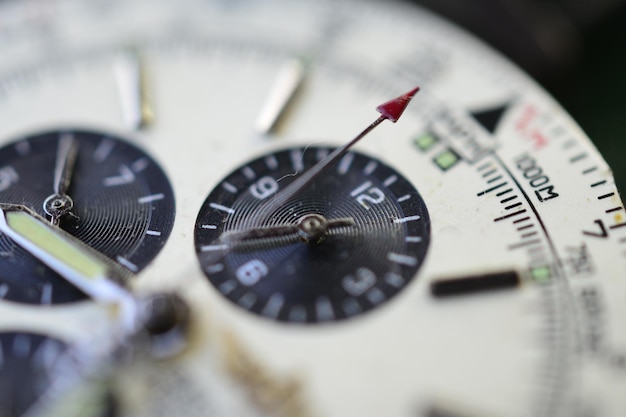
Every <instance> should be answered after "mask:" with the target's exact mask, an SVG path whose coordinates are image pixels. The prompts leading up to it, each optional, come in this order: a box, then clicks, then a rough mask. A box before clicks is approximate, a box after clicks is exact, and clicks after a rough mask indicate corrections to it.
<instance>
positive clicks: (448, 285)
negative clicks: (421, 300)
mask: <svg viewBox="0 0 626 417" xmlns="http://www.w3.org/2000/svg"><path fill="white" fill-rule="evenodd" d="M520 282H521V279H520V277H519V274H518V273H517V272H516V271H512V270H511V271H501V272H494V273H486V274H476V275H468V276H463V277H456V278H449V279H440V280H437V281H433V282H432V283H431V284H430V292H431V294H432V295H433V296H434V297H437V298H442V297H449V296H455V295H464V294H472V293H477V292H485V291H492V290H501V289H507V288H515V287H517V286H519V284H520Z"/></svg>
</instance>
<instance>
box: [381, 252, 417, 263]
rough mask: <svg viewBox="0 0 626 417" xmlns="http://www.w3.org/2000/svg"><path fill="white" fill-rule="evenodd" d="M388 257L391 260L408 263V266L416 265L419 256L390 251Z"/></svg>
mask: <svg viewBox="0 0 626 417" xmlns="http://www.w3.org/2000/svg"><path fill="white" fill-rule="evenodd" d="M387 259H388V260H389V261H391V262H394V263H397V264H400V265H406V266H415V265H417V258H415V257H413V256H409V255H402V254H400V253H394V252H389V253H388V254H387Z"/></svg>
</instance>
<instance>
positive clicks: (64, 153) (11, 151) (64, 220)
mask: <svg viewBox="0 0 626 417" xmlns="http://www.w3.org/2000/svg"><path fill="white" fill-rule="evenodd" d="M0 203H10V204H19V205H24V206H27V207H29V208H30V209H32V210H34V211H35V212H37V213H38V214H40V215H41V216H42V217H44V218H46V219H48V220H49V221H50V222H51V223H53V224H55V225H57V226H58V227H61V228H62V229H64V230H65V231H66V232H68V233H70V234H72V235H74V236H75V237H77V238H78V239H80V240H82V241H83V242H85V243H86V244H88V245H89V246H91V247H93V248H94V249H95V250H97V251H98V252H100V253H102V254H103V255H105V256H107V257H109V258H111V259H113V260H115V261H116V262H118V263H120V264H121V265H123V266H124V267H125V268H127V269H129V270H130V271H132V272H138V271H140V270H141V269H142V268H144V267H145V266H146V265H147V264H148V263H149V262H150V261H151V260H152V259H153V258H154V257H155V256H156V255H157V253H158V252H159V250H160V249H161V248H162V246H163V245H164V244H165V241H166V240H167V238H168V236H169V234H170V232H171V230H172V226H173V223H174V215H175V205H174V195H173V191H172V188H171V186H170V184H169V181H168V180H167V177H166V176H165V174H164V172H163V171H162V170H161V168H160V167H159V166H158V165H157V163H156V162H155V161H154V160H153V159H152V158H151V157H149V156H148V155H147V154H146V153H145V152H144V151H142V150H141V149H139V148H137V147H136V146H133V145H131V144H129V143H128V142H126V141H124V140H122V139H120V138H118V137H114V136H111V135H107V134H104V133H99V132H92V131H85V130H63V131H51V132H45V133H41V134H37V135H33V136H30V137H27V138H24V139H21V140H18V141H16V142H13V143H11V144H8V145H6V146H4V147H3V148H1V149H0ZM0 298H3V299H6V300H11V301H17V302H23V303H33V304H49V303H62V302H70V301H76V300H80V299H82V298H84V295H83V294H82V293H81V292H80V291H79V290H78V289H76V288H75V287H73V286H72V285H71V284H69V283H68V282H66V281H65V279H63V278H62V277H60V276H59V275H57V274H56V273H55V272H53V271H52V270H51V269H49V268H48V267H46V266H44V265H43V264H42V263H41V262H40V261H38V260H37V259H35V258H34V257H33V256H31V255H30V254H29V253H28V252H26V251H25V250H24V249H22V248H21V247H20V246H18V245H16V244H15V242H13V241H11V240H10V239H9V238H8V237H7V236H4V235H3V236H0Z"/></svg>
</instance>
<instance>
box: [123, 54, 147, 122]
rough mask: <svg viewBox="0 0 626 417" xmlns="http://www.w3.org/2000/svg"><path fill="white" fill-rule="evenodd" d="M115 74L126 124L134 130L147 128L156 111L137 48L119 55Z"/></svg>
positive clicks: (143, 64)
mask: <svg viewBox="0 0 626 417" xmlns="http://www.w3.org/2000/svg"><path fill="white" fill-rule="evenodd" d="M115 75H116V79H117V85H118V89H119V94H120V104H121V106H122V115H123V117H124V121H125V123H126V125H127V126H128V127H129V128H131V129H133V130H140V129H145V128H146V127H148V126H149V125H150V124H151V123H152V120H153V117H154V112H153V109H152V103H151V102H150V100H149V97H148V93H147V90H148V88H147V77H146V69H145V63H144V61H143V59H142V58H141V56H140V55H139V53H138V52H137V51H136V50H133V49H130V50H127V51H125V52H124V53H122V54H120V55H119V56H118V58H117V60H116V61H115Z"/></svg>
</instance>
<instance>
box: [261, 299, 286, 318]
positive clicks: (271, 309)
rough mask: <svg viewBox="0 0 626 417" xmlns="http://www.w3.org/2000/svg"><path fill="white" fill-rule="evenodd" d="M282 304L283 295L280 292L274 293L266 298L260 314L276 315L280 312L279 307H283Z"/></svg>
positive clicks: (283, 302) (283, 301)
mask: <svg viewBox="0 0 626 417" xmlns="http://www.w3.org/2000/svg"><path fill="white" fill-rule="evenodd" d="M283 304H285V297H284V296H283V295H282V294H279V293H274V294H272V296H271V297H270V299H269V300H267V304H265V307H264V308H263V312H262V314H263V315H264V316H267V317H274V318H276V317H278V314H280V309H281V308H283Z"/></svg>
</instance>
